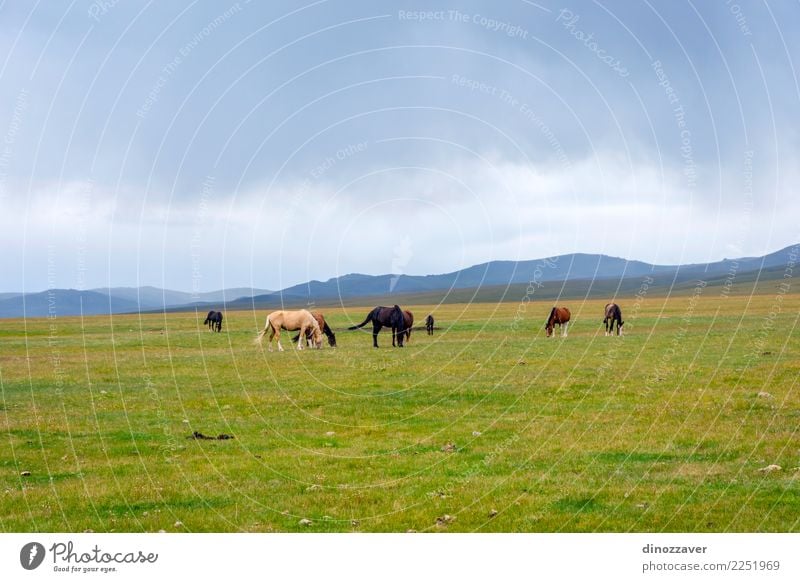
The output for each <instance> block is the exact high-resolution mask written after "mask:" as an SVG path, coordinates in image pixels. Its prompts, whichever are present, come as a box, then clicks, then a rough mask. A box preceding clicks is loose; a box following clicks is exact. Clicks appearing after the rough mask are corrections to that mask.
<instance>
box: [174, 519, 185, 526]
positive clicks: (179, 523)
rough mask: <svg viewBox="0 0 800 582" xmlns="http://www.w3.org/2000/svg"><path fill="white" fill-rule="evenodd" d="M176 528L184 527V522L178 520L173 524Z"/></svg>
mask: <svg viewBox="0 0 800 582" xmlns="http://www.w3.org/2000/svg"><path fill="white" fill-rule="evenodd" d="M173 526H174V527H183V522H182V521H180V520H178V521H176V522H175V523H174V524H173Z"/></svg>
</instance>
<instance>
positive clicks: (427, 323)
mask: <svg viewBox="0 0 800 582" xmlns="http://www.w3.org/2000/svg"><path fill="white" fill-rule="evenodd" d="M425 330H426V331H427V332H428V335H433V316H432V315H429V316H428V317H426V318H425Z"/></svg>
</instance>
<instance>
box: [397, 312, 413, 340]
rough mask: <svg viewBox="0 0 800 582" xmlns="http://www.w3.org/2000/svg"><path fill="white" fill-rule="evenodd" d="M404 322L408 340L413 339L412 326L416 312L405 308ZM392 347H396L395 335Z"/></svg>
mask: <svg viewBox="0 0 800 582" xmlns="http://www.w3.org/2000/svg"><path fill="white" fill-rule="evenodd" d="M403 323H404V324H405V326H406V341H411V328H412V327H413V325H414V314H413V313H411V312H410V311H405V310H403ZM392 347H394V337H392Z"/></svg>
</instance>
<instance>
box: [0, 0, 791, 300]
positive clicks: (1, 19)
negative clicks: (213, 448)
mask: <svg viewBox="0 0 800 582" xmlns="http://www.w3.org/2000/svg"><path fill="white" fill-rule="evenodd" d="M798 21H800V5H798V4H797V3H790V2H776V3H763V2H747V3H745V2H741V3H736V2H734V1H732V0H731V1H728V0H719V1H714V2H684V1H682V0H676V1H673V0H670V1H666V0H662V1H660V2H655V1H652V0H645V1H643V2H640V3H622V2H599V1H598V2H591V1H589V2H561V1H559V2H549V1H541V2H539V1H537V2H530V1H527V0H508V1H505V2H502V3H499V2H489V1H483V2H474V1H473V2H469V1H463V0H462V1H459V2H450V1H441V2H421V1H420V2H403V1H399V2H398V1H393V2H383V1H374V0H369V1H366V0H365V1H353V0H319V1H316V2H308V3H306V2H304V1H296V2H281V1H276V2H269V3H267V2H249V1H247V0H240V1H239V2H225V1H223V2H210V1H209V2H199V1H198V2H184V3H178V2H144V1H134V0H117V1H115V0H103V1H100V0H98V1H91V2H90V1H85V0H82V1H79V0H75V1H73V2H29V1H23V0H6V1H2V0H0V209H2V215H3V217H4V220H3V228H2V229H0V244H2V247H3V248H4V249H5V252H4V253H2V258H0V269H1V271H2V278H0V291H4V292H5V291H8V292H12V291H40V290H44V289H47V288H55V287H58V288H77V289H91V288H98V287H109V286H110V287H114V286H139V285H154V286H157V287H164V288H169V289H178V290H183V291H197V292H199V291H210V290H215V289H221V288H227V287H240V286H253V287H258V288H268V289H281V288H284V287H287V286H290V285H293V284H297V283H302V282H305V281H308V280H312V279H317V280H327V279H329V278H331V277H335V276H340V275H345V274H348V273H367V274H385V273H396V274H403V273H405V274H413V275H423V274H434V273H445V272H451V271H455V270H458V269H461V268H465V267H468V266H471V265H474V264H479V263H483V262H486V261H490V260H522V259H536V258H541V257H547V256H554V255H559V254H566V253H572V252H585V253H604V254H608V255H612V256H620V257H625V258H629V259H637V260H643V261H648V262H652V263H658V264H678V263H687V262H706V261H713V260H719V259H722V258H732V257H739V256H755V255H762V254H766V253H768V252H772V251H775V250H777V249H780V248H783V247H785V246H788V245H790V244H793V243H797V242H798V241H800V221H799V220H798V216H800V212H799V211H800V196H798V195H797V192H798V191H800V170H798V167H797V166H798V164H797V160H798V159H799V156H798V153H800V152H798V149H799V148H800V144H798V123H797V119H798V117H797V111H798V110H799V108H798V105H800V81H798V71H796V70H795V63H796V62H797V61H798V55H800V39H798V37H797V35H795V34H793V33H792V30H793V25H794V24H796V23H797V22H798Z"/></svg>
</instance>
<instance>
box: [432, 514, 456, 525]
mask: <svg viewBox="0 0 800 582" xmlns="http://www.w3.org/2000/svg"><path fill="white" fill-rule="evenodd" d="M455 520H456V516H455V515H448V514H446V513H445V514H444V515H442V516H441V517H437V518H436V525H438V526H439V527H445V526H448V525H450V524H451V523H453V522H454V521H455Z"/></svg>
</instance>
